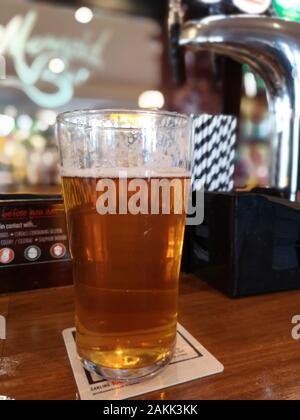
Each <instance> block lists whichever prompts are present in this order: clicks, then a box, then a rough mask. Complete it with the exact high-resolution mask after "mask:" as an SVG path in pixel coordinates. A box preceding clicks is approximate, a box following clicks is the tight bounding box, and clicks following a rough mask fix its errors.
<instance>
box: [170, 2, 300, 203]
mask: <svg viewBox="0 0 300 420" xmlns="http://www.w3.org/2000/svg"><path fill="white" fill-rule="evenodd" d="M213 2H214V1H211V2H209V3H213ZM192 3H193V4H195V3H198V4H200V3H208V2H207V1H204V0H181V1H180V0H170V2H169V5H170V13H169V16H170V20H169V27H170V35H171V46H172V51H173V67H174V70H175V74H176V75H177V80H178V81H182V80H184V77H183V75H184V72H183V66H182V55H181V54H182V51H183V49H184V48H192V49H195V50H208V51H212V52H214V53H217V54H222V55H223V56H227V57H230V58H232V59H234V60H236V61H238V62H241V63H245V64H248V65H250V66H251V68H252V69H254V70H255V71H256V72H257V73H258V74H259V75H260V76H261V77H262V79H263V80H264V82H265V84H266V87H267V93H268V99H269V107H270V111H271V112H273V114H274V120H275V127H276V129H275V132H274V136H273V139H272V167H271V182H272V187H275V188H277V189H280V190H284V189H285V190H287V191H288V194H289V198H290V200H291V201H296V199H297V192H298V191H299V190H300V177H299V157H300V153H299V141H300V24H299V23H297V22H292V21H287V20H283V19H280V18H275V17H269V16H262V15H247V14H244V15H240V14H237V15H215V16H214V15H213V16H210V17H207V18H204V19H200V20H192V21H184V6H185V7H189V5H190V4H192ZM214 3H218V1H215V2H214ZM219 3H220V2H219ZM175 27H176V30H174V28H175Z"/></svg>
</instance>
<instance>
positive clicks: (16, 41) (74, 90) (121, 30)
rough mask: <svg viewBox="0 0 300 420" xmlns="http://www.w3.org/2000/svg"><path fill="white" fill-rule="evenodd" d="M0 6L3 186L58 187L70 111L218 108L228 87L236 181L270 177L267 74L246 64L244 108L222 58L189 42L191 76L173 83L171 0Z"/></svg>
mask: <svg viewBox="0 0 300 420" xmlns="http://www.w3.org/2000/svg"><path fill="white" fill-rule="evenodd" d="M0 7H1V15H0V33H1V37H0V53H1V55H2V58H3V59H4V60H3V62H5V72H4V73H5V74H2V77H1V80H0V89H1V96H0V192H1V193H5V192H14V193H15V192H20V193H25V192H30V193H50V192H51V193H52V192H54V193H56V192H60V178H59V173H58V160H59V157H58V150H57V146H56V140H55V132H54V125H55V119H56V115H57V114H58V113H60V112H63V111H64V110H75V109H82V108H116V107H117V108H130V109H136V108H139V107H140V108H145V109H147V108H153V107H154V108H161V109H168V110H172V111H179V112H185V113H194V114H197V113H199V114H200V113H210V114H218V113H222V112H223V113H224V112H225V113H226V109H225V111H224V103H223V102H222V98H223V97H224V93H225V96H226V97H227V103H229V109H228V106H227V111H230V112H229V113H233V114H240V125H239V135H238V151H237V155H236V172H235V183H236V186H238V187H244V186H246V185H247V187H254V186H265V185H267V184H268V180H269V171H268V168H269V163H270V162H269V157H270V153H269V149H270V139H271V137H272V121H271V119H270V116H269V113H268V106H267V99H266V92H265V88H264V85H263V82H262V81H261V80H260V79H259V77H258V76H256V75H255V74H254V73H253V72H252V71H251V70H250V69H249V68H247V67H246V66H245V67H243V69H242V75H243V80H242V100H241V107H239V105H238V108H237V106H236V103H235V102H236V101H234V96H235V93H236V92H235V90H234V87H233V90H231V87H232V83H235V80H234V78H230V77H229V79H228V86H227V89H226V90H225V91H224V87H222V86H221V85H220V83H219V82H218V79H219V77H218V74H216V72H215V58H214V57H213V56H212V55H211V54H210V53H205V52H200V53H197V54H196V53H193V52H190V51H189V52H187V53H186V55H185V62H186V66H187V68H188V78H187V82H186V83H185V84H184V85H183V86H181V87H176V85H175V82H174V81H173V76H172V69H171V64H170V59H169V48H168V37H167V28H166V20H167V7H168V5H167V1H165V0H155V1H153V0H88V1H84V2H81V1H76V0H68V1H67V0H65V1H55V0H52V1H50V0H49V1H30V0H0ZM232 79H233V80H232ZM237 85H238V84H237ZM231 100H232V103H230V101H231ZM238 103H239V101H238ZM227 105H228V104H227Z"/></svg>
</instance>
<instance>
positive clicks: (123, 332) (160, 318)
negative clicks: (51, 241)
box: [57, 110, 192, 381]
mask: <svg viewBox="0 0 300 420" xmlns="http://www.w3.org/2000/svg"><path fill="white" fill-rule="evenodd" d="M57 126H58V127H57V128H58V139H59V146H60V155H61V175H62V185H63V193H64V199H65V208H66V214H67V224H68V233H69V241H70V251H71V255H72V260H73V273H74V284H75V305H76V344H77V352H78V355H79V357H80V359H81V360H82V363H83V365H84V366H85V368H86V369H88V370H90V371H93V372H96V373H98V374H100V375H101V376H103V377H105V378H107V379H110V380H124V381H139V380H142V379H145V378H148V377H150V376H151V375H154V374H156V373H157V372H159V370H160V369H161V368H162V367H164V366H166V365H167V364H168V362H169V361H170V360H171V358H172V355H173V352H174V347H175V343H176V325H177V303H178V283H179V272H180V263H181V252H182V244H183V236H184V228H185V219H186V207H187V206H186V202H187V201H188V200H187V195H188V193H189V191H188V190H189V186H190V178H191V161H192V144H191V133H190V127H191V121H190V118H189V117H187V116H183V115H179V114H175V113H167V112H143V111H123V110H122V111H120V110H101V111H97V110H91V111H76V112H70V113H65V114H61V115H60V116H59V117H58V124H57Z"/></svg>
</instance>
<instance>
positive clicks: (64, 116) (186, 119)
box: [56, 108, 191, 130]
mask: <svg viewBox="0 0 300 420" xmlns="http://www.w3.org/2000/svg"><path fill="white" fill-rule="evenodd" d="M113 113H115V114H120V115H122V114H129V115H154V116H162V117H163V116H165V117H172V118H174V119H177V120H181V121H182V122H183V124H181V125H180V126H179V127H174V128H184V127H186V126H188V124H189V123H190V122H191V117H190V116H189V115H187V114H180V113H178V112H171V111H160V110H143V109H141V110H137V109H125V108H103V109H101V108H100V109H77V110H74V111H66V112H62V113H60V114H58V115H57V117H56V123H57V124H66V125H69V126H73V127H79V128H86V129H89V128H91V129H92V128H99V129H101V130H143V129H144V127H122V126H121V125H120V126H119V127H116V126H111V127H101V126H93V125H91V124H90V123H80V122H79V123H78V122H75V121H72V119H73V118H75V117H80V116H83V115H87V116H93V115H97V114H99V116H101V115H105V114H113ZM68 118H69V120H68ZM158 127H160V128H166V129H170V127H164V126H160V125H159V124H158Z"/></svg>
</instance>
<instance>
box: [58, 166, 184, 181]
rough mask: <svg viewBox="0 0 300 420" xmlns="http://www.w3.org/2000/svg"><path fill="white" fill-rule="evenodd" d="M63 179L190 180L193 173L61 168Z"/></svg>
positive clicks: (173, 169) (158, 170)
mask: <svg viewBox="0 0 300 420" xmlns="http://www.w3.org/2000/svg"><path fill="white" fill-rule="evenodd" d="M60 173H61V176H62V177H65V178H97V179H98V178H120V179H122V178H189V177H191V171H188V170H186V169H184V168H175V167H170V168H159V169H158V168H151V167H131V168H125V167H124V168H122V167H120V168H86V169H75V168H72V169H70V168H65V167H61V168H60Z"/></svg>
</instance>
